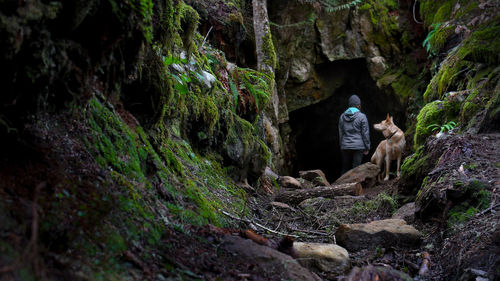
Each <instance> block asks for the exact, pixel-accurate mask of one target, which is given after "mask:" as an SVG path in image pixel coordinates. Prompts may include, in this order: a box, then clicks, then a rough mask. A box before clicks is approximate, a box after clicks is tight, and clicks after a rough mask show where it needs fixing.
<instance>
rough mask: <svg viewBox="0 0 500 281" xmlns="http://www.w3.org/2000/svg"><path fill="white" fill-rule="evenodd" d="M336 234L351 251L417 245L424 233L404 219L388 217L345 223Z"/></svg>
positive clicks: (342, 244) (338, 239) (339, 241)
mask: <svg viewBox="0 0 500 281" xmlns="http://www.w3.org/2000/svg"><path fill="white" fill-rule="evenodd" d="M335 236H336V238H337V242H338V243H339V245H341V246H343V247H345V248H346V249H347V250H349V251H359V250H361V249H366V248H376V247H389V246H394V245H399V246H412V245H416V244H418V243H419V242H420V238H421V236H422V234H421V233H420V232H419V231H418V230H417V229H415V228H414V227H413V226H411V225H408V224H406V222H405V221H404V220H401V219H387V220H380V221H373V222H371V223H366V224H343V225H341V226H340V227H339V229H338V230H337V232H336V233H335Z"/></svg>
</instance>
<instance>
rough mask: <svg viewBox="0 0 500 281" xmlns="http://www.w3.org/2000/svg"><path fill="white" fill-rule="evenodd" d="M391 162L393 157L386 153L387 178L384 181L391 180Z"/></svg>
mask: <svg viewBox="0 0 500 281" xmlns="http://www.w3.org/2000/svg"><path fill="white" fill-rule="evenodd" d="M390 164H391V159H390V157H389V154H386V155H385V178H384V181H386V180H389V165H390Z"/></svg>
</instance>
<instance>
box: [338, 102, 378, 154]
mask: <svg viewBox="0 0 500 281" xmlns="http://www.w3.org/2000/svg"><path fill="white" fill-rule="evenodd" d="M339 141H340V149H342V150H344V149H354V150H370V127H369V125H368V120H367V119H366V115H365V114H363V113H362V112H361V111H359V110H358V109H357V108H355V107H350V108H348V109H347V110H346V111H345V112H344V113H342V114H341V115H340V118H339Z"/></svg>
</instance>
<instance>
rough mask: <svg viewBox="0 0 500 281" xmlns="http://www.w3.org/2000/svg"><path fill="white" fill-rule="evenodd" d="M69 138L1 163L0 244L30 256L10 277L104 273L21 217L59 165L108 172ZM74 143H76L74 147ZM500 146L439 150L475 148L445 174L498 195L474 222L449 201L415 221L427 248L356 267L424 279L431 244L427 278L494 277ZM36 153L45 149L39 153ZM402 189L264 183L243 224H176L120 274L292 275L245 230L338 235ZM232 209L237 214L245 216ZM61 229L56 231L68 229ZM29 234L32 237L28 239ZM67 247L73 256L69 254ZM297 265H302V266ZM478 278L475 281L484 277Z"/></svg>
mask: <svg viewBox="0 0 500 281" xmlns="http://www.w3.org/2000/svg"><path fill="white" fill-rule="evenodd" d="M52 134H54V132H52ZM48 135H50V134H48ZM63 139H64V138H62V139H57V138H55V139H46V140H38V141H41V144H40V145H39V146H38V147H31V148H30V149H32V150H29V151H25V153H23V154H22V155H23V157H22V158H20V159H18V161H17V162H2V167H3V168H2V171H3V172H2V173H0V182H2V183H4V185H3V186H2V187H1V188H0V195H2V197H1V198H0V199H2V200H0V207H1V208H4V206H3V205H5V206H11V207H10V208H11V209H9V210H8V212H7V213H4V212H0V215H4V217H0V219H1V220H2V224H1V225H0V238H2V240H0V242H2V241H10V242H9V243H10V245H6V244H2V243H0V249H1V250H2V251H4V250H9V251H12V250H13V249H19V253H21V254H20V255H18V258H17V259H15V260H14V262H12V260H11V259H7V258H6V256H0V280H1V281H7V280H20V278H21V275H22V274H21V273H19V272H18V273H15V272H16V270H17V269H18V268H20V267H21V266H22V265H23V262H24V263H26V262H28V263H31V264H32V267H33V268H34V271H35V273H37V274H39V275H40V276H45V277H47V278H46V279H50V280H70V279H71V280H99V279H98V278H93V277H91V276H89V275H88V274H85V273H82V272H79V271H77V270H76V269H77V268H81V266H79V263H81V262H82V260H81V261H79V262H78V260H79V259H80V257H79V256H78V255H77V254H76V252H75V253H69V252H66V253H64V250H65V248H64V247H68V245H70V244H71V242H70V241H63V240H61V239H60V238H57V237H51V238H48V237H37V232H36V228H30V227H29V225H28V224H27V223H25V224H23V223H21V224H19V222H22V221H25V222H35V224H36V221H37V218H36V216H35V215H36V213H37V211H35V209H33V208H36V204H35V205H34V204H31V203H30V199H31V197H32V194H33V192H32V191H33V190H31V191H30V189H27V188H24V189H23V188H22V187H23V186H24V185H26V186H28V185H29V186H39V187H37V189H38V188H43V186H40V184H39V183H40V179H45V180H46V181H51V178H52V177H54V178H57V177H61V174H64V173H62V172H61V173H60V170H65V171H68V169H70V171H71V173H69V174H68V175H71V177H79V178H81V177H84V178H85V177H94V176H96V175H99V174H98V172H99V169H97V168H96V167H92V166H85V165H82V164H78V163H77V162H75V161H76V159H80V161H82V158H81V157H82V155H85V153H84V152H83V151H82V150H81V148H79V147H77V146H75V145H74V144H73V143H66V144H65V143H63ZM54 144H56V145H55V146H54ZM68 147H72V149H71V150H67V149H66V148H68ZM498 147H500V135H499V134H489V135H473V136H471V135H466V136H462V135H456V136H450V139H448V140H446V141H438V142H436V143H434V147H433V149H434V150H436V151H441V152H442V154H445V152H446V151H456V150H457V148H459V150H460V151H467V152H468V153H466V154H464V156H456V155H455V156H453V157H448V158H447V161H446V162H445V163H444V164H442V165H441V166H439V167H437V168H438V169H439V171H440V172H441V173H443V172H447V173H448V174H450V175H455V174H457V172H456V171H459V167H460V166H464V164H466V165H465V166H466V167H467V168H466V169H465V174H464V175H465V176H467V177H469V178H474V179H477V180H480V181H481V182H483V183H485V188H486V189H487V190H488V191H489V192H490V194H491V197H490V199H491V200H490V207H488V208H483V209H482V210H479V212H477V213H475V214H470V215H469V216H468V217H466V219H465V220H463V221H460V222H457V223H454V224H453V225H450V223H449V220H448V219H447V217H448V215H447V211H448V210H446V209H445V210H446V211H445V212H442V213H436V214H434V216H432V217H431V218H426V219H425V220H423V219H422V218H419V217H415V218H414V220H412V221H411V222H409V224H412V225H414V226H415V227H416V228H417V229H418V230H419V231H420V232H422V234H423V240H422V243H421V244H420V245H419V246H417V247H415V248H400V247H387V248H376V249H373V250H361V251H358V252H353V253H349V255H350V259H351V265H352V266H353V267H355V266H357V267H362V266H365V265H368V264H372V265H380V266H385V267H392V268H394V269H397V270H401V271H404V272H406V273H407V274H408V275H410V276H412V277H415V276H418V268H419V266H420V264H421V262H422V259H421V256H420V253H422V252H424V251H426V252H428V253H429V254H430V256H431V267H430V270H429V274H428V275H427V276H425V277H418V278H417V279H419V280H453V279H455V280H468V279H470V278H472V277H474V276H478V274H479V276H480V275H481V274H482V273H481V272H484V276H486V275H487V274H488V272H492V271H494V270H495V268H500V227H499V224H498V223H499V222H500V212H499V210H498V203H499V202H500V196H499V190H500V187H499V185H500V176H499V175H500V172H499V170H500V167H499V161H500V151H499V150H498ZM465 148H466V149H465ZM19 149H21V148H19ZM23 149H24V148H23ZM76 152H81V153H76ZM455 154H456V153H455ZM16 155H19V154H16ZM34 155H35V156H36V157H35V158H32V157H33V156H34ZM30 159H31V160H30ZM75 163H77V164H75ZM80 163H81V162H80ZM94 173H97V174H94ZM58 180H59V179H58ZM64 180H67V179H64V178H63V179H62V180H60V181H61V182H64ZM72 180H74V179H72ZM462 180H463V179H462ZM81 181H82V180H81V179H80V182H81ZM456 181H457V178H456V177H453V176H450V177H448V178H443V180H441V181H439V182H438V186H436V187H435V188H438V189H439V188H441V189H446V188H448V189H449V188H450V187H453V186H454V183H455V182H456ZM6 184H9V186H7V185H6ZM82 188H83V186H82ZM85 188H88V187H85ZM401 189H402V186H400V182H399V181H398V180H397V179H391V180H389V181H387V182H382V183H378V184H376V185H375V186H374V187H372V188H368V189H366V190H365V191H364V195H363V196H356V197H353V196H343V197H339V198H334V199H324V198H319V199H318V198H316V199H314V200H311V202H310V203H309V204H305V205H301V206H291V207H284V208H283V207H280V206H276V205H273V204H271V202H273V198H274V196H275V195H276V194H277V193H278V191H277V190H274V191H273V192H272V193H269V192H268V191H264V190H262V189H257V190H256V191H254V192H253V194H252V196H249V199H248V207H249V208H250V209H251V212H250V216H251V217H246V218H244V219H242V220H238V219H235V220H234V222H235V224H234V225H235V229H221V228H217V227H213V226H210V225H208V226H203V227H194V226H191V225H189V224H181V225H178V226H175V227H173V226H168V227H167V229H166V231H165V232H164V234H163V235H162V237H161V239H160V243H159V246H158V247H157V248H154V249H152V250H151V249H145V248H143V247H142V246H141V245H135V246H133V247H129V248H128V249H126V250H125V251H122V252H120V253H119V254H117V255H115V256H113V255H112V256H111V257H110V258H111V259H115V262H117V263H119V264H121V267H120V268H127V271H128V272H127V271H125V272H123V270H122V272H121V274H125V275H127V276H129V277H128V278H127V279H128V280H286V279H290V276H289V275H287V272H289V271H290V270H292V269H291V268H292V267H291V266H287V264H283V263H282V262H275V261H272V260H270V259H269V256H268V255H267V253H265V254H264V256H263V255H260V256H259V252H265V251H266V250H265V249H266V248H268V247H266V246H262V245H257V244H256V243H253V244H255V247H256V248H255V249H253V250H250V248H253V247H254V246H250V245H249V244H248V243H247V242H248V241H249V240H247V239H244V238H241V237H242V236H245V234H244V231H245V230H247V229H252V228H253V229H254V231H255V232H257V233H258V234H260V235H262V236H264V237H266V238H267V239H269V240H270V241H279V240H280V239H281V238H282V237H283V236H282V235H278V233H286V234H291V235H295V236H297V237H296V238H294V240H295V241H302V242H318V243H336V239H335V235H334V233H335V230H336V229H337V228H338V226H339V225H341V224H345V223H367V222H370V221H374V220H381V219H386V218H390V217H391V216H392V215H393V212H394V211H395V210H396V209H397V208H399V207H400V206H402V205H403V204H405V203H408V201H409V200H410V199H414V198H412V197H406V196H402V195H401V194H400V190H401ZM91 191H92V190H91ZM92 192H94V191H92ZM35 195H36V191H35ZM23 198H26V199H23ZM42 198H43V197H42ZM85 200H86V199H85V198H80V200H79V201H76V203H74V204H81V203H82V204H83V203H85ZM12 202H21V203H20V204H17V203H16V204H13V203H12ZM34 202H36V198H35V199H34ZM12 206H14V207H12ZM63 207H67V209H68V210H67V211H68V212H69V211H70V208H73V205H71V204H70V205H69V206H55V207H54V208H55V209H54V210H60V209H59V208H63ZM4 210H5V209H4ZM9 214H10V215H9ZM232 215H234V216H238V214H232ZM33 216H35V217H33ZM68 216H70V214H69V213H64V214H60V215H59V218H60V223H59V226H58V229H60V230H61V232H67V231H69V230H71V229H69V228H71V227H76V226H74V225H71V224H65V221H64V220H65V219H66V218H67V217H68ZM16 221H17V227H16V226H15V225H16ZM76 223H83V224H85V225H88V226H90V225H91V224H92V223H93V222H87V221H84V220H82V221H77V222H76ZM35 224H33V225H35ZM42 227H43V226H42ZM264 227H265V228H264ZM30 231H31V233H30ZM33 231H35V232H33ZM54 234H55V235H56V236H57V235H59V234H60V233H54ZM29 237H31V239H28V238H29ZM228 237H230V238H228ZM66 238H68V237H66ZM228 239H229V240H230V241H232V242H231V243H233V244H236V246H235V247H232V248H228V247H227V246H225V245H227V243H228V241H229V240H228ZM235 239H236V240H235ZM245 241H247V242H245ZM56 242H57V243H56ZM43 243H45V244H43ZM264 244H265V243H264ZM238 245H239V246H238ZM238 247H239V249H238ZM23 249H24V250H23ZM103 250H104V251H105V250H106V249H103ZM249 253H254V254H253V255H252V254H249ZM64 255H67V256H66V257H65V258H62V256H64ZM14 256H15V254H14ZM22 259H25V260H22ZM280 259H283V257H280ZM86 262H88V260H86ZM123 265H125V266H123ZM293 270H295V271H300V270H298V269H296V268H295V269H293ZM464 272H470V274H471V276H468V275H463V274H464ZM301 274H304V276H305V275H307V274H310V273H308V272H295V275H294V276H301ZM315 274H317V276H314V275H313V277H314V278H316V277H317V278H318V279H316V280H320V279H319V278H321V279H323V280H338V279H342V277H343V276H337V277H335V278H333V279H332V278H331V277H328V276H326V275H324V274H323V273H322V272H315ZM498 274H499V273H498V271H497V272H496V275H495V276H491V274H490V276H488V277H489V278H492V279H490V280H498V279H495V278H499V275H498ZM308 276H309V275H308ZM68 278H69V279H68ZM28 279H29V278H28ZM38 280H45V278H38ZM303 280H306V279H303ZM310 280H314V279H310ZM471 280H475V277H474V278H473V279H471Z"/></svg>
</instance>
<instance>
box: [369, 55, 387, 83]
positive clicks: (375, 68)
mask: <svg viewBox="0 0 500 281" xmlns="http://www.w3.org/2000/svg"><path fill="white" fill-rule="evenodd" d="M367 62H368V69H369V71H370V75H371V77H372V78H373V80H375V81H377V80H378V79H379V78H380V77H382V76H383V75H384V73H385V70H386V69H387V64H386V63H385V59H384V58H383V57H381V56H376V57H373V58H369V59H367Z"/></svg>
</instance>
